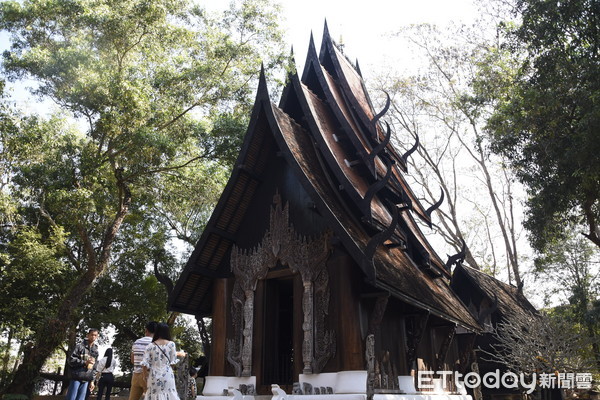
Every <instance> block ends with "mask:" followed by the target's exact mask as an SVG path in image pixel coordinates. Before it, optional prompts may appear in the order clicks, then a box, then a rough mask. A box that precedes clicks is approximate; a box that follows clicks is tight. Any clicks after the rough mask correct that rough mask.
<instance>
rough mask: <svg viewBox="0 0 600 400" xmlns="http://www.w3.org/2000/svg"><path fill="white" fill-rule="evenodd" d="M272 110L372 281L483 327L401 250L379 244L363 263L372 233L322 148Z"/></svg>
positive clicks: (282, 141) (293, 158)
mask: <svg viewBox="0 0 600 400" xmlns="http://www.w3.org/2000/svg"><path fill="white" fill-rule="evenodd" d="M272 110H273V117H274V119H275V122H276V124H277V130H276V134H275V137H276V140H277V143H278V145H279V148H280V150H281V151H282V153H283V154H285V155H286V161H288V163H289V164H290V165H291V166H292V167H293V169H294V170H295V171H296V176H297V177H299V178H300V182H301V183H302V184H303V186H304V188H305V189H306V191H307V192H308V193H309V195H310V196H311V199H312V200H313V201H315V204H316V206H317V209H318V210H319V212H320V214H321V215H322V216H323V217H325V218H326V219H328V221H329V222H330V226H331V227H332V229H333V231H334V233H335V234H336V236H337V237H339V238H340V240H341V241H342V243H343V244H344V247H345V248H346V249H347V250H348V251H349V253H350V255H351V256H353V258H354V259H355V261H356V262H357V264H359V265H361V266H362V267H363V272H364V273H365V275H367V277H369V276H370V277H372V278H373V281H372V283H373V284H374V285H375V286H376V287H379V288H381V289H383V290H386V291H389V292H390V293H392V295H394V296H395V297H398V298H400V299H401V300H403V301H405V302H407V303H409V304H413V305H415V306H417V307H419V308H422V309H426V310H428V311H430V312H431V313H432V314H434V315H437V316H440V317H442V318H444V319H446V320H449V321H452V322H454V323H457V324H459V325H461V326H464V327H465V328H468V329H470V330H479V329H480V327H479V325H478V324H477V322H476V321H475V320H474V319H473V317H472V316H471V315H470V313H469V312H468V310H467V309H466V307H465V306H464V305H463V304H462V303H461V302H460V300H459V299H458V298H457V297H456V296H455V295H454V294H453V293H452V291H451V290H450V288H449V287H448V285H447V284H446V283H445V281H444V280H443V279H439V278H432V277H431V276H429V275H428V274H426V273H425V272H423V271H422V270H421V269H420V268H418V266H417V265H415V264H414V263H413V262H412V260H411V258H410V257H409V256H408V255H407V253H406V252H404V251H403V250H401V249H399V248H388V247H386V246H379V247H378V248H377V250H376V251H375V255H374V257H373V263H372V264H371V265H372V268H373V270H372V271H371V270H369V269H368V267H365V264H364V263H363V262H362V261H363V259H364V257H365V252H366V248H367V246H368V243H369V241H370V240H371V238H370V237H369V235H368V234H367V233H366V232H365V230H364V228H363V227H362V226H361V224H360V223H359V222H358V221H356V219H355V218H352V216H350V215H348V209H347V207H345V206H344V204H343V198H341V197H340V196H339V194H338V193H337V192H336V191H335V190H334V188H333V187H332V186H331V185H330V184H329V182H331V176H328V175H329V172H328V171H327V168H326V167H325V163H324V160H323V159H322V156H321V155H320V152H319V151H318V149H317V148H316V147H315V146H314V145H313V144H312V137H311V135H310V134H309V132H307V131H306V130H305V129H303V128H302V127H301V126H300V125H298V124H297V123H296V122H295V121H294V120H293V119H291V118H290V117H289V116H288V115H287V114H286V113H284V112H283V111H282V110H281V109H279V108H278V107H275V106H272Z"/></svg>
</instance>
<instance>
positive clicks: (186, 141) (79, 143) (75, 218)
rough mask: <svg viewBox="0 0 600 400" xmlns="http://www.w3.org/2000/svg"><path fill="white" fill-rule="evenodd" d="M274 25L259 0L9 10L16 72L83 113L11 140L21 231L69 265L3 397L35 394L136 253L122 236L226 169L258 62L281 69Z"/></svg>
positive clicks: (77, 2) (40, 4)
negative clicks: (109, 278) (43, 372)
mask: <svg viewBox="0 0 600 400" xmlns="http://www.w3.org/2000/svg"><path fill="white" fill-rule="evenodd" d="M277 21H278V11H277V9H276V8H273V7H271V6H270V5H269V4H268V3H267V2H266V1H263V0H246V1H239V2H236V3H233V4H232V8H231V9H230V10H228V11H227V12H225V14H224V16H223V17H222V18H218V19H212V18H211V17H210V15H208V14H207V13H206V12H204V11H203V10H201V9H199V8H197V7H192V6H190V4H189V3H188V2H186V1H182V0H160V1H145V0H120V1H111V0H98V1H90V0H65V1H58V2H57V1H51V0H28V1H27V0H26V1H23V2H16V1H9V2H4V3H2V4H1V5H0V27H1V28H2V29H4V30H6V31H8V32H9V33H10V34H11V41H12V46H11V50H10V51H8V52H6V53H5V54H4V69H5V72H6V75H7V76H8V77H9V78H10V79H15V80H16V79H21V78H31V79H34V80H35V81H36V82H37V84H38V86H37V87H36V89H35V93H36V94H37V95H38V96H40V97H42V98H48V99H51V100H52V101H53V102H54V103H56V104H57V105H58V106H59V107H60V109H61V110H63V112H64V113H67V117H68V118H70V117H71V116H73V117H75V118H77V123H76V124H73V123H70V122H68V121H67V120H66V119H65V118H62V117H55V118H52V119H50V120H49V121H44V120H43V119H41V118H32V119H31V120H30V121H29V122H27V123H23V124H21V126H19V129H18V131H17V132H15V133H14V134H11V135H9V136H8V137H6V142H4V143H2V146H3V151H6V152H7V154H10V156H11V157H12V158H13V159H14V160H12V161H11V170H10V174H9V175H10V178H11V183H10V188H8V189H7V190H9V191H10V193H11V194H12V195H13V196H15V198H16V199H17V204H18V214H19V216H20V217H21V218H22V220H23V221H22V224H21V225H20V226H15V227H14V229H15V231H14V232H13V234H14V235H15V237H17V236H18V235H22V234H23V232H26V231H27V230H29V231H31V232H32V234H31V235H30V237H29V239H28V242H30V243H35V245H36V246H41V245H42V244H44V243H48V241H49V240H50V239H53V238H56V237H58V238H59V240H54V242H53V245H55V247H53V248H52V250H53V251H55V252H56V253H55V254H54V255H53V256H51V257H50V258H52V259H53V260H54V261H55V263H56V268H65V269H67V270H68V273H65V274H61V276H63V277H65V279H66V289H65V290H64V291H61V292H59V293H57V296H56V299H55V303H53V304H51V305H50V306H49V307H48V311H47V313H46V314H45V315H43V317H42V318H41V319H40V321H38V323H37V324H36V326H35V327H34V328H33V333H32V335H31V344H30V345H29V346H28V350H27V351H26V352H25V356H24V360H23V363H22V364H21V366H20V367H19V369H18V370H17V371H16V373H15V375H14V379H13V382H12V384H10V385H9V387H8V388H7V390H6V391H7V392H12V393H25V394H28V393H30V392H31V390H32V387H33V381H34V378H35V377H36V375H37V373H38V371H39V370H40V368H41V367H42V365H43V363H44V361H45V360H46V358H47V357H48V356H49V355H50V354H51V353H52V352H53V351H54V350H55V349H56V348H57V347H58V346H59V345H61V344H62V343H63V342H64V341H65V339H66V338H67V336H68V333H69V332H73V331H74V329H75V328H76V327H77V325H78V323H79V322H80V320H81V315H82V309H83V308H85V307H84V305H85V303H84V299H85V296H86V294H87V293H88V292H89V291H90V289H92V288H93V287H94V285H95V283H96V282H97V281H98V279H99V278H100V277H102V276H103V275H104V274H106V273H107V271H109V270H110V269H111V268H112V266H113V265H114V263H115V262H117V261H118V257H117V256H118V254H119V252H123V251H124V249H125V248H126V247H127V242H126V241H124V240H123V239H124V238H123V236H122V231H123V229H125V227H129V228H130V230H129V232H134V231H136V227H140V226H141V227H144V229H143V230H142V231H158V230H159V229H158V228H157V227H156V226H155V225H153V223H154V222H156V221H157V219H152V218H150V216H151V215H153V214H152V213H153V211H155V210H157V209H164V208H163V206H164V205H166V204H167V203H168V204H176V203H177V201H176V200H175V199H169V200H168V202H167V201H165V203H164V204H163V203H161V201H162V200H166V199H167V196H166V193H170V190H171V187H170V186H169V179H172V180H176V179H175V178H177V179H180V181H179V182H180V183H181V182H186V181H185V177H186V176H190V175H191V174H194V171H195V169H197V168H199V165H204V166H205V167H204V168H206V166H210V165H213V166H215V167H214V168H217V169H218V168H219V167H218V166H219V165H221V168H224V167H225V168H226V165H227V164H226V163H227V161H228V160H230V159H231V153H233V152H234V151H235V150H233V149H235V146H236V144H237V143H239V140H240V138H239V132H240V130H239V129H233V130H229V129H221V127H223V126H225V127H232V126H234V127H235V126H237V127H239V126H242V125H243V123H242V122H241V121H240V120H239V116H241V115H247V114H246V112H245V110H246V108H245V107H247V106H248V105H249V103H250V99H249V94H250V93H251V92H252V85H251V84H252V82H253V81H254V79H255V78H256V77H257V75H258V72H259V67H260V61H261V60H262V61H263V62H264V63H265V64H266V65H267V67H268V68H267V70H268V71H273V70H275V68H274V66H276V65H278V64H280V63H281V62H282V60H283V56H281V54H282V53H281V32H280V30H279V28H278V25H277ZM259 49H260V50H259ZM271 66H273V68H271ZM226 134H227V135H229V136H225V135H226ZM166 177H172V178H169V179H168V178H166ZM196 189H197V190H196V193H197V195H199V196H202V188H196ZM157 193H158V194H159V196H158V197H157V196H156V194H157ZM163 215H169V216H171V217H173V216H174V218H173V220H174V221H176V217H178V216H179V215H185V213H181V211H178V212H175V211H165V212H163ZM199 223H201V221H200V222H199ZM177 224H179V222H177V223H176V225H177ZM57 241H58V242H59V243H56V242H57ZM15 243H16V242H14V241H13V240H11V245H14V244H15ZM4 262H5V263H7V264H9V265H10V266H11V267H12V266H14V265H15V264H14V263H15V262H17V258H16V257H14V256H9V257H8V258H7V260H6V261H4ZM28 289H29V290H31V288H28Z"/></svg>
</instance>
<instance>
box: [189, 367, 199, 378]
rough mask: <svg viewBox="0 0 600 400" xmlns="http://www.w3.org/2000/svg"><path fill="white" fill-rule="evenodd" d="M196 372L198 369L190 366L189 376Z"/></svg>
mask: <svg viewBox="0 0 600 400" xmlns="http://www.w3.org/2000/svg"><path fill="white" fill-rule="evenodd" d="M197 373H198V370H197V369H196V368H190V376H192V377H193V376H194V375H196V374H197Z"/></svg>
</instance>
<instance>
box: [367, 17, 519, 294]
mask: <svg viewBox="0 0 600 400" xmlns="http://www.w3.org/2000/svg"><path fill="white" fill-rule="evenodd" d="M398 35H399V36H400V37H401V38H403V39H405V41H406V42H408V45H409V46H411V47H410V48H411V50H413V49H414V50H413V54H414V53H418V54H421V55H422V57H423V58H424V60H426V62H425V63H424V65H423V66H422V67H421V68H420V69H419V70H418V71H417V72H411V73H410V75H408V76H406V75H405V76H402V75H400V74H399V73H398V72H393V73H392V74H389V73H388V74H389V75H388V76H381V77H380V79H379V80H380V82H378V87H379V88H381V89H382V90H386V91H387V92H388V93H389V94H390V96H391V97H392V100H393V101H392V110H391V111H390V115H391V118H392V120H393V123H394V126H395V127H396V133H397V136H396V140H397V143H398V144H399V145H400V147H402V148H405V149H408V148H410V147H411V146H412V144H413V143H414V141H415V140H416V137H417V136H418V137H419V146H418V148H417V151H416V154H415V155H413V156H412V157H411V158H410V159H409V164H410V171H409V174H411V175H413V176H414V178H413V180H414V182H412V184H413V187H421V189H422V192H423V193H424V195H425V196H424V197H425V201H426V202H428V203H430V204H433V203H434V202H435V201H436V200H437V199H438V198H439V188H440V187H441V189H442V190H443V192H444V194H445V196H444V199H445V203H446V204H443V205H442V207H440V208H439V209H437V210H436V215H437V217H438V220H437V221H436V225H437V227H436V231H437V233H439V234H440V235H441V236H442V237H443V239H444V240H445V241H446V243H448V244H450V245H451V246H452V247H453V248H454V249H455V251H457V252H458V251H459V250H460V249H461V247H462V243H463V242H464V243H466V257H465V262H466V263H468V264H469V265H470V266H471V267H473V268H476V269H480V268H484V269H486V270H488V271H489V272H491V273H492V274H493V275H496V274H497V273H498V272H499V270H500V268H501V267H502V265H503V264H505V265H506V267H507V268H506V270H507V272H508V280H509V282H512V281H514V282H515V284H516V285H517V286H518V287H522V277H521V274H522V272H521V269H520V263H521V258H520V256H519V251H518V250H519V245H518V241H519V233H520V232H519V221H520V220H519V215H518V214H516V213H515V212H514V208H515V205H516V204H518V201H519V198H518V193H517V190H515V182H514V180H515V179H514V175H513V172H512V171H511V170H509V169H507V168H504V165H503V163H502V159H501V158H500V157H495V156H494V155H493V154H492V153H491V152H490V149H489V142H488V140H487V138H486V137H485V135H484V132H483V127H484V125H485V121H486V117H487V116H488V114H489V111H490V104H489V103H487V102H481V101H475V99H474V97H475V91H474V88H473V86H472V84H473V82H474V81H475V78H476V76H477V71H478V70H477V68H476V66H477V65H478V64H479V63H484V62H485V58H486V57H487V56H488V48H489V46H490V43H492V42H493V38H490V37H489V36H490V35H489V32H483V31H481V30H477V29H476V28H474V27H466V26H458V27H449V28H447V29H445V30H442V29H440V28H438V27H435V26H431V25H417V26H411V27H409V28H406V29H404V30H402V31H401V32H400V33H399V34H398ZM499 243H501V244H499Z"/></svg>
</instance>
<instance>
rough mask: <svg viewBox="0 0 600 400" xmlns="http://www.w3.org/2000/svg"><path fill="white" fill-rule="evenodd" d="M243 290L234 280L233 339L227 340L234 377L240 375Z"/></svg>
mask: <svg viewBox="0 0 600 400" xmlns="http://www.w3.org/2000/svg"><path fill="white" fill-rule="evenodd" d="M244 297H245V295H244V290H243V289H242V286H241V285H240V280H239V279H236V280H235V282H234V284H233V293H232V295H231V300H232V302H231V322H232V325H233V338H231V339H228V340H227V346H226V352H227V361H229V363H230V364H231V365H232V366H233V368H234V371H235V376H241V375H242V343H243V340H244V339H243V335H242V329H243V309H244V300H245V298H244Z"/></svg>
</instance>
